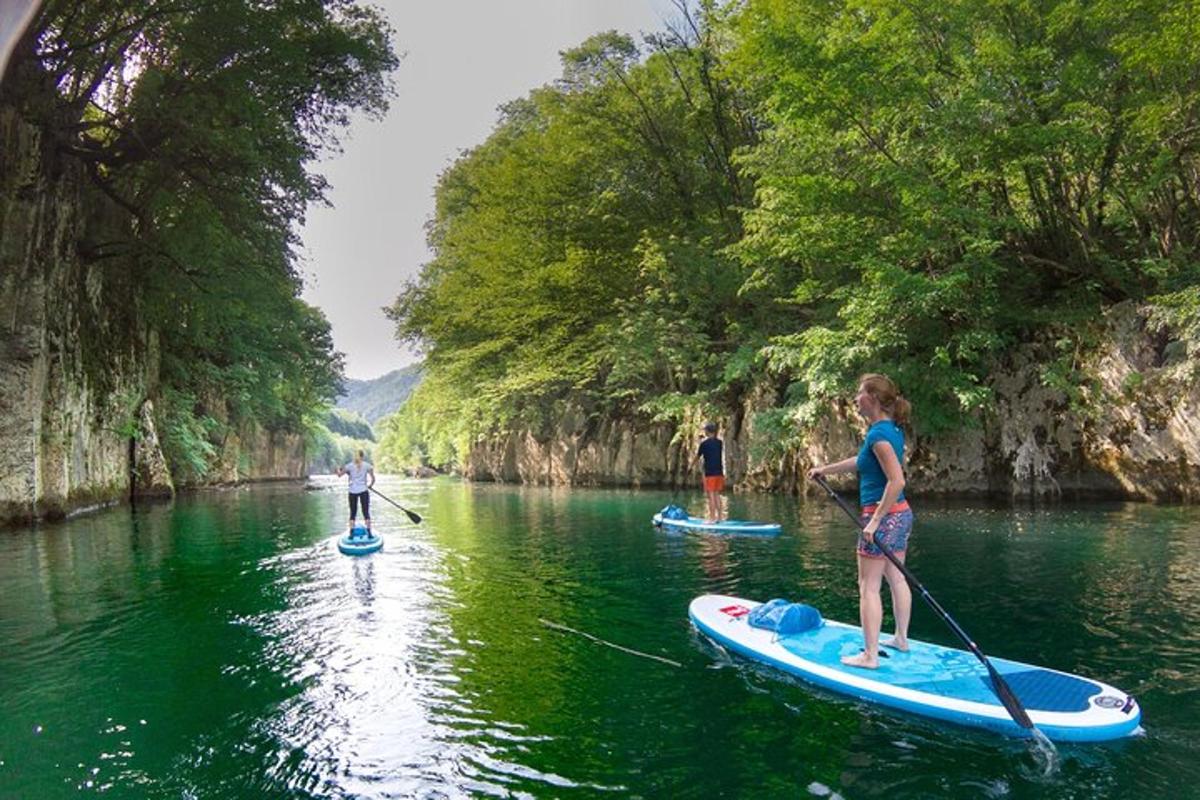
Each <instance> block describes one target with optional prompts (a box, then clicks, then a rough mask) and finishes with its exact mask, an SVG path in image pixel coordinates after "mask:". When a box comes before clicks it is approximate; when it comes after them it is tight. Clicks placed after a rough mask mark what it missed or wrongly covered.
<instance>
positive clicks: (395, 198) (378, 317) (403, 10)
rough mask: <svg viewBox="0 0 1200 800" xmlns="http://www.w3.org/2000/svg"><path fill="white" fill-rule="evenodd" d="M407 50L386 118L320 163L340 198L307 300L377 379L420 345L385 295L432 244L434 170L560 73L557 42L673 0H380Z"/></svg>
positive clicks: (656, 21)
mask: <svg viewBox="0 0 1200 800" xmlns="http://www.w3.org/2000/svg"><path fill="white" fill-rule="evenodd" d="M374 4H375V5H377V6H379V7H380V8H382V9H383V10H384V12H385V13H386V14H387V16H388V19H389V20H390V21H391V24H392V27H394V28H395V30H396V36H395V47H396V50H397V52H399V53H402V54H404V57H403V60H402V62H401V64H400V68H399V69H398V70H397V71H396V72H395V74H394V78H395V82H396V90H397V96H396V97H395V98H394V99H393V101H392V104H391V110H390V111H389V112H388V115H387V118H386V119H385V120H384V121H382V122H377V123H376V122H371V121H369V120H367V119H358V120H356V121H355V122H354V124H353V125H352V126H351V129H350V132H349V136H348V138H347V139H346V141H345V142H344V151H345V152H344V153H343V154H342V155H341V156H339V157H337V158H336V159H332V160H330V161H327V162H325V163H324V164H322V165H320V167H319V168H320V171H321V172H322V173H323V174H324V175H325V176H326V177H327V178H328V179H329V181H330V182H331V184H332V189H331V190H330V192H329V199H330V200H331V202H332V203H333V208H313V209H311V210H310V212H309V215H308V220H307V223H306V225H305V227H304V229H303V230H302V232H301V235H302V237H303V240H304V245H305V249H304V254H305V261H306V263H305V277H306V284H307V285H306V288H305V292H304V299H305V300H307V301H308V302H310V303H312V304H314V305H317V306H319V307H320V308H321V309H322V310H324V312H325V315H326V316H327V317H328V318H329V321H330V323H331V324H332V326H333V337H334V345H335V347H336V348H337V349H338V350H341V351H342V352H343V353H345V354H346V374H347V376H348V377H351V378H359V379H364V378H375V377H378V376H379V375H382V374H384V373H386V372H389V371H391V370H393V369H396V368H398V367H402V366H405V365H406V364H409V363H412V362H413V361H414V360H415V357H414V355H413V354H412V353H409V352H407V351H406V350H404V349H403V348H402V347H401V345H400V344H399V343H398V342H397V341H396V340H395V337H394V336H393V326H392V324H391V322H389V321H388V319H387V318H386V317H385V316H384V315H383V311H382V308H383V307H384V306H387V305H391V303H392V301H393V300H394V299H395V297H396V295H397V294H398V293H399V291H400V289H401V287H402V286H403V285H404V283H405V282H406V281H407V280H408V279H410V278H412V277H414V276H415V275H416V274H417V272H418V271H419V270H420V267H421V265H422V264H423V263H425V262H426V261H428V260H429V258H430V256H431V254H430V253H429V251H428V250H427V249H426V247H425V229H424V225H425V222H426V220H427V219H429V218H430V217H431V216H432V214H433V189H434V185H435V184H436V182H437V176H438V174H439V173H441V171H442V170H443V169H445V168H446V167H447V166H448V165H449V164H450V163H452V162H453V161H454V159H455V158H456V157H457V156H458V154H459V153H460V152H461V151H462V150H465V149H468V148H470V147H473V146H475V145H477V144H479V143H480V142H482V141H483V140H484V139H486V138H487V136H488V134H489V133H490V132H491V130H492V127H493V126H494V124H495V122H496V117H497V107H498V106H500V105H501V104H502V103H506V102H508V101H509V100H512V99H514V98H517V97H523V96H525V95H526V94H528V93H529V91H530V90H531V89H533V88H535V87H538V86H542V85H544V84H546V83H549V82H551V81H553V80H555V79H556V78H558V77H559V76H560V74H561V64H560V62H559V57H558V54H559V52H560V51H562V50H567V49H570V48H573V47H575V46H576V45H578V44H579V43H580V42H582V41H583V40H584V39H586V38H587V37H588V36H590V35H592V34H593V33H598V32H600V31H605V30H610V29H616V30H618V31H622V32H624V33H630V34H634V35H635V38H636V34H638V33H640V32H650V31H656V30H662V29H663V28H664V27H665V24H666V22H668V21H674V20H677V19H678V12H676V11H675V9H674V7H673V6H672V4H671V2H670V0H374Z"/></svg>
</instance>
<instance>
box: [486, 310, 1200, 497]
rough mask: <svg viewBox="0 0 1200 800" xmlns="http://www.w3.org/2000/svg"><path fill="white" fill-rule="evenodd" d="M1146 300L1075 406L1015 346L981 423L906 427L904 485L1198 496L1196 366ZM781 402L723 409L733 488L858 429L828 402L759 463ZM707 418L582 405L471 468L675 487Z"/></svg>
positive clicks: (504, 477) (810, 459)
mask: <svg viewBox="0 0 1200 800" xmlns="http://www.w3.org/2000/svg"><path fill="white" fill-rule="evenodd" d="M1151 311H1152V309H1150V308H1148V307H1140V308H1139V307H1136V306H1134V305H1133V304H1130V303H1126V304H1122V305H1120V306H1117V307H1115V308H1113V309H1111V310H1110V312H1109V313H1108V314H1107V316H1106V318H1105V320H1104V333H1103V334H1102V338H1101V343H1100V345H1099V346H1098V347H1097V348H1095V349H1094V351H1093V352H1092V353H1091V355H1090V356H1089V357H1088V358H1087V363H1085V364H1083V365H1082V367H1083V369H1082V372H1084V373H1086V374H1089V375H1091V376H1092V377H1093V380H1094V385H1093V386H1092V387H1091V395H1090V397H1091V399H1090V400H1089V402H1088V403H1086V404H1085V405H1084V406H1083V407H1081V408H1072V406H1071V404H1070V403H1069V401H1068V398H1067V396H1066V395H1065V394H1064V393H1063V392H1061V391H1057V390H1054V389H1050V388H1047V387H1046V386H1045V385H1043V382H1042V380H1041V378H1040V369H1039V367H1040V365H1041V364H1042V362H1043V361H1044V360H1045V349H1046V345H1045V344H1040V343H1034V344H1031V345H1028V346H1026V347H1023V348H1021V349H1019V350H1017V351H1016V352H1014V353H1013V354H1012V355H1011V356H1010V357H1009V359H1008V360H1007V363H1006V364H1005V365H1004V366H1003V367H1002V368H1001V369H999V370H997V371H996V373H995V374H994V375H993V377H992V381H991V389H992V391H993V393H994V402H993V403H992V404H991V405H990V406H989V409H988V410H987V412H986V413H982V414H980V415H978V417H977V418H976V419H975V420H974V422H975V424H974V425H973V426H970V427H968V428H966V429H964V430H961V431H959V432H957V433H955V434H953V435H947V436H941V437H936V438H931V437H924V436H918V437H914V438H910V453H909V457H908V463H907V472H908V480H909V485H910V491H912V492H914V493H918V494H919V493H928V494H934V493H937V494H958V495H972V494H974V495H984V494H988V495H1005V496H1036V497H1048V496H1049V497H1054V496H1080V495H1088V496H1111V497H1122V498H1133V499H1145V500H1186V501H1191V502H1195V501H1197V500H1200V379H1198V377H1200V364H1197V363H1196V359H1195V357H1194V355H1192V356H1189V355H1188V351H1189V348H1188V347H1186V346H1182V345H1185V344H1186V343H1183V342H1180V341H1178V334H1176V333H1174V332H1172V331H1170V330H1169V329H1166V328H1163V327H1162V326H1161V325H1156V324H1154V323H1152V322H1151V321H1150V316H1151V313H1150V312H1151ZM1190 349H1192V350H1193V351H1194V348H1190ZM778 400H779V398H778V397H777V396H776V395H775V392H774V391H773V390H771V389H768V388H766V387H760V388H758V389H756V390H755V391H753V392H751V393H750V395H749V396H747V397H745V398H743V400H742V403H741V405H740V406H739V407H737V408H736V409H731V410H730V412H729V413H728V414H727V415H726V418H724V419H722V420H720V422H721V427H722V437H723V438H724V440H725V443H726V463H727V469H728V474H729V477H730V478H731V480H732V483H733V485H734V487H735V488H736V489H740V490H741V489H749V490H762V491H787V492H803V491H806V489H808V488H809V487H808V485H807V484H808V482H807V481H806V480H805V479H804V474H805V472H806V470H807V469H808V468H809V466H810V465H812V464H814V463H823V462H826V461H832V460H836V459H840V458H845V457H846V456H847V455H851V454H853V453H854V452H855V451H856V449H857V446H858V442H859V441H861V426H860V425H859V423H858V422H857V420H855V419H854V418H853V415H852V413H851V409H850V407H849V405H848V403H847V404H843V405H841V406H839V407H837V408H833V409H831V414H830V415H829V417H828V418H827V419H826V420H825V422H823V423H822V424H821V425H819V426H818V428H817V429H816V430H815V431H812V432H811V433H810V435H809V436H808V437H807V438H806V439H805V441H804V443H803V445H802V446H800V447H794V448H791V449H789V450H787V452H786V453H785V454H784V455H783V456H781V457H777V458H775V459H773V460H772V461H770V462H767V461H762V460H758V461H756V460H755V459H754V458H753V457H752V453H753V452H755V449H753V448H752V447H751V443H752V442H753V441H754V439H755V431H754V418H755V413H756V412H758V411H762V410H765V409H768V408H771V407H773V406H774V405H775V404H776V403H777V402H778ZM918 412H919V409H918ZM699 422H700V420H699V419H696V420H692V421H690V424H689V425H688V426H687V430H686V431H685V432H680V434H679V435H678V436H676V431H675V429H674V428H673V427H671V426H667V425H662V424H649V423H646V422H639V421H637V420H607V419H594V418H589V417H588V416H587V415H586V414H584V413H583V412H581V411H578V410H577V411H575V412H573V413H569V414H566V415H563V417H562V418H561V419H560V420H559V422H558V424H557V425H556V427H555V428H554V429H553V430H551V431H548V432H543V433H542V435H534V434H532V433H530V432H528V431H516V432H504V433H500V434H497V435H496V436H493V437H491V438H489V439H487V440H485V441H481V442H477V443H476V445H475V447H474V449H473V450H472V451H471V453H470V457H469V459H468V462H467V465H466V468H465V473H466V475H467V477H469V478H472V479H476V480H500V481H513V482H517V481H519V482H523V483H548V484H576V485H589V486H603V485H631V486H656V485H669V484H673V483H677V482H679V481H681V480H683V479H684V477H683V471H684V467H685V465H686V460H687V457H689V456H690V455H691V453H692V452H693V450H694V448H695V442H696V440H695V432H696V431H698V430H699ZM758 449H761V448H758Z"/></svg>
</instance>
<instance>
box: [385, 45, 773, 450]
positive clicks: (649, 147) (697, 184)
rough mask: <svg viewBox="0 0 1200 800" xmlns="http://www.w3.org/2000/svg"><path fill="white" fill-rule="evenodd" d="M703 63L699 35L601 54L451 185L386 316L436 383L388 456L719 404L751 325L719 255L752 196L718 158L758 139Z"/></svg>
mask: <svg viewBox="0 0 1200 800" xmlns="http://www.w3.org/2000/svg"><path fill="white" fill-rule="evenodd" d="M714 46H715V45H714V42H713V41H712V40H711V39H710V38H709V36H708V34H707V33H706V32H705V30H704V29H702V28H701V27H699V26H697V27H695V28H694V29H692V30H691V31H690V32H689V33H688V34H686V35H685V34H683V33H679V34H669V35H668V36H665V37H659V38H656V39H652V40H651V41H649V42H648V43H647V46H646V51H645V52H643V50H642V48H640V47H638V46H637V45H635V43H634V42H633V41H632V40H631V39H630V38H629V37H626V36H622V35H619V34H616V33H613V32H610V33H605V34H600V35H597V36H594V37H592V38H591V39H589V40H587V41H586V42H584V43H583V44H582V45H581V46H580V47H578V48H575V49H573V50H570V51H567V52H566V53H564V54H563V65H564V66H563V78H562V80H561V81H559V82H558V83H557V84H556V85H554V86H549V87H544V88H542V89H538V90H536V91H534V92H532V93H531V94H530V95H529V97H527V98H525V99H522V100H519V101H515V102H513V103H510V104H509V105H508V106H506V107H505V108H504V110H503V114H502V117H501V120H500V122H499V124H498V126H497V128H496V130H495V132H494V133H493V134H492V136H491V137H489V139H488V140H487V141H486V142H485V143H483V144H482V145H480V146H479V147H477V148H475V149H474V150H472V151H470V152H469V153H467V154H465V155H464V156H463V157H462V158H460V159H459V161H458V162H456V163H455V164H454V165H453V166H452V167H451V168H450V169H448V170H447V171H446V173H445V174H443V176H442V177H441V180H440V181H439V184H438V188H437V193H436V198H437V207H436V213H435V217H434V220H433V221H432V224H431V226H430V233H429V241H430V245H431V247H432V248H433V249H434V251H435V257H434V259H433V260H432V261H431V262H430V263H429V264H427V265H426V266H425V268H424V269H423V271H422V273H421V275H420V277H419V278H418V279H417V280H416V281H414V282H412V283H410V284H409V285H408V286H407V287H406V288H405V290H404V291H403V292H402V293H401V295H400V296H399V297H398V298H397V300H396V302H395V304H394V305H393V307H392V309H391V315H392V317H393V319H394V320H395V321H396V323H397V332H398V336H399V337H400V338H401V339H404V340H407V341H409V342H413V343H416V344H418V345H420V346H423V347H424V348H425V350H426V353H427V359H426V369H427V376H428V377H427V378H426V382H425V383H424V384H422V386H421V387H420V388H419V389H418V390H417V392H416V393H415V394H414V395H413V397H412V398H410V400H409V401H408V404H406V406H405V407H404V408H402V409H401V411H400V412H399V414H398V415H397V416H396V417H395V418H393V423H392V425H393V427H392V428H391V429H390V430H391V431H392V436H391V437H390V438H389V434H388V432H386V431H385V433H384V435H383V440H382V441H383V449H384V451H385V452H389V453H395V452H397V451H394V450H392V449H391V448H392V447H395V448H399V451H402V452H400V455H402V456H403V457H408V455H409V453H410V452H411V451H412V450H413V449H414V448H416V449H417V450H418V451H420V452H421V454H422V456H421V457H422V458H427V459H430V460H432V462H433V463H436V464H439V465H442V464H445V463H446V461H447V460H453V459H460V458H462V457H463V455H464V454H465V446H466V444H467V443H469V442H470V441H471V440H472V439H473V438H474V437H475V436H476V435H477V434H478V433H480V432H482V431H485V430H490V429H493V428H496V427H509V426H514V425H518V424H520V425H525V426H529V427H532V428H534V429H539V428H542V427H543V426H545V425H547V424H549V423H550V422H551V421H552V420H554V418H555V417H556V416H557V415H558V414H559V412H561V411H562V410H563V408H564V407H565V404H566V403H573V404H577V405H582V406H583V407H585V408H586V409H587V411H588V413H594V414H599V413H615V412H617V411H618V410H620V411H622V412H637V411H638V410H639V409H641V410H642V411H646V412H650V413H664V412H665V413H668V415H670V414H674V413H677V412H675V411H667V409H666V407H665V406H663V405H662V404H661V403H658V404H656V405H655V406H654V407H653V408H651V407H649V406H646V407H645V408H643V406H645V404H647V403H656V401H657V399H658V397H659V395H660V393H661V389H662V387H664V386H666V387H669V388H670V391H672V392H673V393H676V394H678V395H679V396H686V397H693V396H695V397H701V396H703V397H707V396H708V393H711V392H719V391H720V390H721V389H722V388H723V386H724V384H723V380H722V379H723V376H724V369H723V366H724V365H723V355H724V354H728V353H730V352H733V351H734V350H736V343H735V342H733V341H732V340H731V339H730V337H729V335H728V334H729V332H730V330H731V326H733V325H734V324H735V322H736V320H738V319H740V318H749V317H751V316H752V315H753V314H754V311H753V309H752V308H751V307H750V306H749V305H748V304H746V303H744V302H743V301H742V300H741V299H740V298H739V296H738V288H739V286H740V285H741V282H742V270H741V268H740V267H739V265H738V264H737V263H736V262H734V261H733V260H732V259H730V258H729V257H727V256H724V255H722V254H721V250H722V248H723V247H725V246H726V245H728V244H730V243H732V242H734V241H736V240H737V238H738V237H739V236H740V232H741V227H740V216H739V215H740V211H739V209H738V204H739V203H740V202H742V200H743V199H744V198H746V197H748V196H749V194H750V193H749V191H748V187H747V186H746V184H745V181H744V180H743V179H742V178H740V177H739V176H738V175H737V174H736V173H734V172H733V170H732V169H731V167H730V165H729V162H728V158H727V156H728V153H730V152H732V151H733V150H734V149H736V148H737V147H738V146H740V145H742V144H744V143H745V142H746V141H748V137H749V136H750V128H749V126H748V123H747V121H746V120H745V118H744V116H743V115H742V114H741V111H740V110H739V106H738V105H737V103H736V102H735V96H734V93H733V92H732V91H730V90H729V89H728V87H726V86H725V84H724V83H723V82H722V81H721V80H720V79H718V78H717V77H716V76H715V74H714V72H713V68H712V65H713V63H714V57H713V55H712V53H711V49H712V48H713V47H714ZM419 413H425V414H430V415H435V417H436V419H435V420H434V421H431V422H423V421H421V420H418V418H417V415H418V414H419ZM441 420H454V421H453V422H447V421H441ZM425 437H433V438H425ZM422 448H424V449H423V450H422Z"/></svg>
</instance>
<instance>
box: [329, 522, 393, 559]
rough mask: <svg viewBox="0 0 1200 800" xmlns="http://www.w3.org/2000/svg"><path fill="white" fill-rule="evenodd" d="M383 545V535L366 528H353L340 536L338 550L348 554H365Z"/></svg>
mask: <svg viewBox="0 0 1200 800" xmlns="http://www.w3.org/2000/svg"><path fill="white" fill-rule="evenodd" d="M382 547H383V537H382V536H376V535H375V534H374V533H372V532H371V531H369V530H367V529H366V528H352V529H351V530H350V531H349V532H347V533H346V534H344V535H343V536H341V537H339V538H338V550H341V551H342V552H343V553H345V554H346V555H348V556H365V555H367V554H368V553H374V552H375V551H376V550H379V549H381V548H382Z"/></svg>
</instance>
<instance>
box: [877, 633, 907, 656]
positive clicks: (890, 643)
mask: <svg viewBox="0 0 1200 800" xmlns="http://www.w3.org/2000/svg"><path fill="white" fill-rule="evenodd" d="M879 645H880V647H890V648H892V649H893V650H899V651H900V652H901V653H907V652H908V640H907V639H900V640H899V641H897V640H896V638H895V637H894V636H893V637H892V638H891V639H888V640H887V641H886V642H880V643H879Z"/></svg>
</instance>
